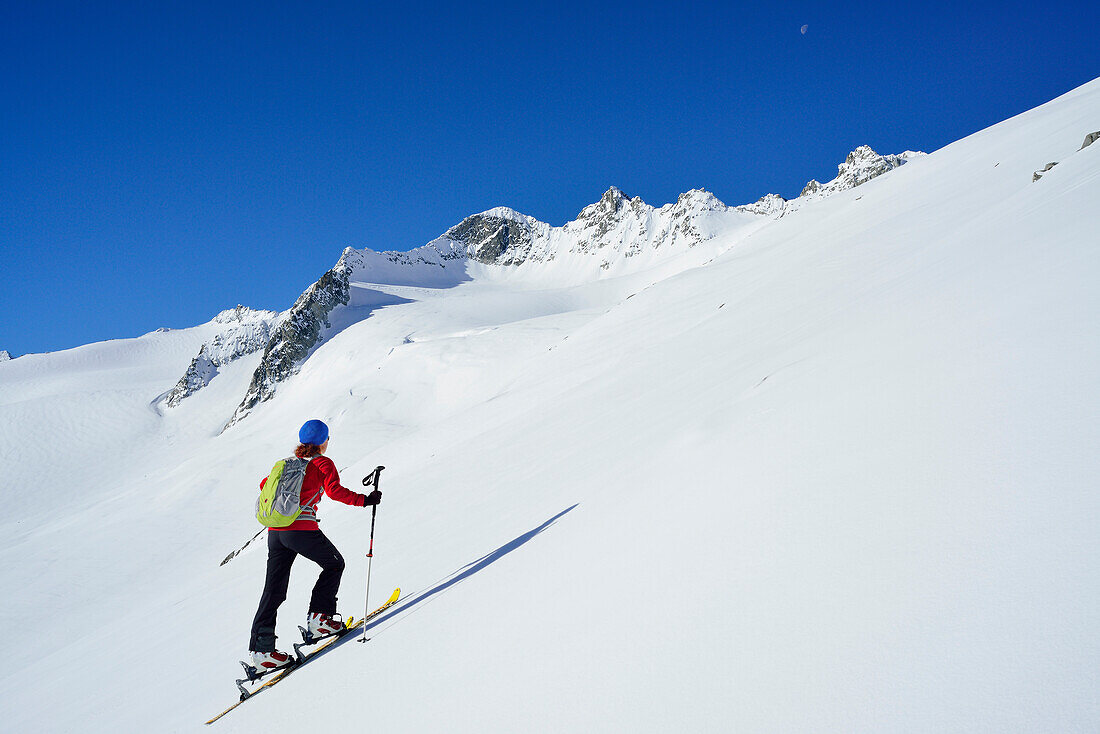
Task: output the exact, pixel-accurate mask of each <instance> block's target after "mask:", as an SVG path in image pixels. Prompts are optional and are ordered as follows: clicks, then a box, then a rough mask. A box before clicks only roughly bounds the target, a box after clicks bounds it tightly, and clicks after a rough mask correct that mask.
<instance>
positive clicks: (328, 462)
mask: <svg viewBox="0 0 1100 734" xmlns="http://www.w3.org/2000/svg"><path fill="white" fill-rule="evenodd" d="M266 482H267V477H264V478H263V479H261V480H260V489H263V487H264V484H265V483H266ZM322 494H327V495H328V496H329V497H331V498H332V499H334V500H336V501H337V502H343V503H344V504H345V505H352V506H354V507H365V506H366V504H367V496H366V495H365V494H359V493H358V492H353V491H351V490H350V489H348V488H347V487H344V486H342V485H341V484H340V474H339V472H337V471H336V464H333V463H332V459H330V458H328V457H327V456H315V457H313V461H311V462H309V466H307V467H306V476H305V478H304V479H303V480H302V514H300V515H298V519H297V520H295V521H294V522H292V523H290V524H289V525H287V526H286V527H285V528H270V529H271V530H319V529H320V528H318V527H317V503H318V502H320V501H321V495H322Z"/></svg>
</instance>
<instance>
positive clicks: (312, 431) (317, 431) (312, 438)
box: [298, 418, 328, 446]
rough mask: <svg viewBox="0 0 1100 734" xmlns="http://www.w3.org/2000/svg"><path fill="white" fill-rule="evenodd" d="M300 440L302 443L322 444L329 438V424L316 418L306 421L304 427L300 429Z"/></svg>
mask: <svg viewBox="0 0 1100 734" xmlns="http://www.w3.org/2000/svg"><path fill="white" fill-rule="evenodd" d="M298 440H299V441H301V442H302V443H311V444H314V445H315V446H320V445H321V444H323V443H324V442H325V441H327V440H328V426H326V425H325V424H324V423H322V422H321V421H319V420H317V419H316V418H314V419H313V420H311V421H306V422H305V423H303V424H302V429H301V430H300V431H298Z"/></svg>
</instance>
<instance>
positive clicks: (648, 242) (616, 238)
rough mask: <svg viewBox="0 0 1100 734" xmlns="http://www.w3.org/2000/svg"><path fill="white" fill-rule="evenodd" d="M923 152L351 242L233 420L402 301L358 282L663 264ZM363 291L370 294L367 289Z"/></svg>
mask: <svg viewBox="0 0 1100 734" xmlns="http://www.w3.org/2000/svg"><path fill="white" fill-rule="evenodd" d="M920 155H923V154H922V153H913V152H909V151H907V152H905V153H902V154H900V155H888V156H885V157H883V156H879V155H878V154H876V153H875V152H874V151H873V150H871V148H869V147H868V146H861V147H859V148H857V149H856V150H855V151H853V152H852V153H850V154H848V157H847V159H846V160H845V162H844V163H842V164H840V166H839V167H838V169H839V170H838V175H837V177H836V178H835V179H833V180H832V181H830V182H828V183H827V184H825V185H823V186H822V185H820V184H818V183H817V182H816V181H812V182H811V184H813V186H814V188H813V191H804V192H803V197H800V200H797V201H796V202H787V201H785V200H784V199H783V198H782V197H780V196H778V195H776V194H768V195H766V196H764V197H762V198H761V199H760V200H759V201H757V202H755V203H753V204H747V205H743V206H738V207H729V206H726V205H725V204H724V203H722V202H721V201H719V200H718V198H717V197H716V196H714V194H712V193H711V192H709V191H705V190H703V189H693V190H691V191H688V192H687V193H684V194H681V195H680V197H679V198H678V199H677V200H676V202H675V203H671V204H665V205H664V206H662V207H660V208H659V209H658V208H655V207H653V206H650V205H649V204H646V203H645V202H644V201H642V199H641V198H640V197H637V196H635V197H633V198H631V197H628V196H627V195H626V194H624V193H623V192H622V191H620V190H619V189H618V188H616V187H614V186H612V187H611V188H609V189H608V190H607V192H606V193H604V195H603V196H602V197H600V200H599V201H598V202H596V203H594V204H590V205H588V206H586V207H585V208H584V209H582V210H581V212H580V214H578V215H577V218H576V219H574V220H572V221H570V222H567V223H566V224H565V225H563V226H561V227H554V226H551V225H549V224H547V223H546V222H540V221H539V220H537V219H535V218H534V217H530V216H527V215H525V214H520V213H519V212H516V211H514V210H512V209H509V208H507V207H497V208H495V209H490V210H488V211H484V212H481V213H480V214H474V215H472V216H469V217H466V218H465V219H463V220H462V221H461V222H460V223H458V224H456V225H455V226H454V227H451V228H450V229H448V230H447V231H446V232H445V233H443V235H441V236H440V237H438V238H436V239H435V240H432V241H431V242H429V243H428V244H426V245H424V246H422V247H419V248H416V249H414V250H412V251H410V252H407V253H405V252H383V253H377V252H373V251H372V250H369V249H362V250H356V249H353V248H348V249H347V250H345V251H344V253H343V255H341V257H340V260H339V261H338V262H337V263H336V265H335V266H334V267H333V268H332V269H331V270H329V271H328V272H327V273H325V274H324V275H323V276H322V277H321V278H320V279H319V280H318V281H317V282H316V283H314V284H313V285H311V286H310V287H309V288H308V289H307V290H306V292H305V293H303V294H302V296H301V297H300V298H299V299H298V301H297V302H296V303H295V304H294V306H293V307H292V308H291V309H290V311H289V312H288V314H287V315H286V317H285V318H284V319H283V320H282V321H281V324H280V325H279V326H278V327H277V329H276V330H275V333H273V334H272V335H271V336H270V338H269V341H268V343H267V345H266V348H265V352H264V357H263V360H262V361H261V362H260V365H259V366H258V367H257V368H256V372H255V374H254V375H253V379H252V383H251V384H250V385H249V387H248V391H247V393H246V394H245V396H244V399H243V400H242V401H241V403H240V405H238V406H237V409H236V411H235V412H234V413H233V416H232V418H231V419H230V420H229V423H228V424H227V426H228V425H233V424H234V423H236V422H237V421H239V420H241V419H242V418H244V417H245V416H247V415H248V414H249V413H250V412H251V411H252V410H253V409H254V408H255V407H256V406H257V405H258V404H259V403H260V402H263V401H265V400H269V399H271V398H272V397H273V396H274V395H275V390H276V386H277V384H278V383H280V382H282V381H284V380H286V379H287V378H288V377H290V376H291V375H293V374H294V373H295V372H296V371H297V369H298V367H299V366H300V365H301V364H302V362H304V361H305V359H307V358H308V357H309V355H310V354H312V352H313V350H314V349H315V348H316V347H317V346H318V345H319V344H320V343H321V342H323V341H324V340H325V339H326V338H331V336H333V335H334V334H335V333H336V332H337V331H339V330H340V329H343V328H346V327H347V326H348V325H350V324H351V323H354V321H355V320H358V319H362V318H366V317H367V316H369V315H370V313H371V312H372V311H373V309H374V308H378V307H380V306H384V305H394V303H395V302H393V301H391V300H387V299H382V300H379V299H378V298H377V294H371V295H370V296H369V297H368V298H369V302H367V301H364V300H363V299H362V298H358V299H356V297H355V296H356V293H355V291H354V290H353V288H352V286H353V284H354V283H356V282H371V283H380V284H389V285H420V286H423V287H436V288H438V287H446V286H454V285H457V284H459V283H461V282H463V281H465V280H466V279H468V278H469V277H470V276H469V274H468V263H469V262H471V261H472V262H474V263H478V264H480V265H485V266H489V267H490V268H492V269H493V271H494V272H493V275H492V277H495V278H507V279H509V280H512V281H516V280H518V281H520V283H527V285H528V286H530V285H531V284H538V285H547V284H553V285H559V286H560V285H563V284H565V285H568V284H579V283H584V282H587V281H589V280H596V279H599V278H606V277H615V276H622V275H625V274H629V273H633V272H638V271H640V270H643V269H645V268H649V267H652V266H653V264H654V262H656V261H662V260H665V259H667V258H669V257H671V256H674V255H676V254H679V253H682V252H683V251H685V250H687V249H690V248H693V247H695V246H696V245H698V244H700V243H702V242H705V241H707V240H711V239H713V238H714V237H715V236H717V235H718V234H723V235H725V236H726V237H727V238H729V237H730V236H731V235H732V233H734V232H737V233H738V235H739V237H747V236H748V235H749V234H751V233H752V232H753V231H754V230H755V229H756V228H758V227H760V226H762V225H763V224H764V222H763V221H761V220H760V217H770V216H773V215H776V214H780V213H782V212H783V211H784V209H785V208H787V207H794V206H800V205H801V204H802V203H805V201H806V200H816V199H822V198H825V197H826V196H828V195H830V194H834V193H837V192H840V191H846V190H848V189H850V188H854V187H856V186H859V185H860V184H862V183H866V182H867V181H869V180H871V179H872V178H875V177H876V176H879V175H881V174H883V173H886V172H887V171H890V170H892V169H894V168H896V167H898V166H900V165H901V164H903V163H905V162H906V161H908V160H910V159H912V158H915V157H917V156H920ZM809 188H810V186H809V185H807V189H809ZM517 285H518V284H517ZM520 287H522V285H521V286H520ZM359 295H360V296H366V293H365V292H364V291H359ZM342 311H345V313H343V314H341V312H342ZM333 318H337V323H338V324H339V326H338V327H334V326H333V321H332V319H333ZM208 361H209V360H208V359H207V358H206V357H204V355H202V354H200V355H199V356H198V357H196V360H195V363H194V364H192V367H191V369H189V371H188V375H186V376H185V377H184V378H182V379H181V380H180V385H178V386H177V388H176V391H174V392H173V398H170V400H171V399H176V400H177V401H178V398H177V397H176V396H177V395H179V394H181V392H180V391H184V392H183V394H191V393H192V392H193V391H194V390H196V389H198V388H200V387H202V386H203V385H205V384H207V382H209V378H206V379H203V375H206V374H210V373H209V370H208V369H207V368H205V367H204V365H205V364H207V362H208ZM196 370H198V372H196ZM172 404H174V403H172Z"/></svg>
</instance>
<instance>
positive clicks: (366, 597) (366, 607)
mask: <svg viewBox="0 0 1100 734" xmlns="http://www.w3.org/2000/svg"><path fill="white" fill-rule="evenodd" d="M385 468H386V467H384V466H376V467H375V468H374V471H373V472H371V473H370V474H368V475H367V476H365V477H363V486H364V487H371V486H373V487H374V488H375V489H378V484H379V481H380V480H381V478H382V470H383V469H385ZM377 517H378V505H374V506H373V507H371V511H370V547H369V548H368V549H367V590H366V591H365V592H364V593H363V620H364V624H363V637H362V638H361V639H360V640H359V641H360V642H366V641H367V625H366V622H365V620H366V619H367V617H368V616H369V615H370V568H371V564H372V563H373V562H374V521H375V518H377Z"/></svg>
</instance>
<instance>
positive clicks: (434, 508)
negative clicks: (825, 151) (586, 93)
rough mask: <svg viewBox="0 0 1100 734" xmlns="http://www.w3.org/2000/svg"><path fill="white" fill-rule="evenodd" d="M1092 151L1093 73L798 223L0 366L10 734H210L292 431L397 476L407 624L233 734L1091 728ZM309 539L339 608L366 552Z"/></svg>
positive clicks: (1095, 255)
mask: <svg viewBox="0 0 1100 734" xmlns="http://www.w3.org/2000/svg"><path fill="white" fill-rule="evenodd" d="M1097 120H1100V80H1097V81H1093V82H1090V83H1089V84H1086V85H1084V86H1083V87H1080V88H1079V89H1076V90H1073V91H1072V92H1069V93H1068V94H1065V95H1063V96H1062V97H1059V98H1058V99H1056V100H1053V101H1052V102H1050V103H1048V104H1046V105H1043V106H1041V107H1039V108H1036V109H1034V110H1031V111H1029V112H1026V113H1024V114H1021V115H1019V116H1017V117H1014V118H1012V119H1010V120H1007V121H1005V122H1003V123H1001V124H998V125H995V126H993V127H991V128H989V129H987V130H983V131H981V132H978V133H976V134H974V135H971V136H969V137H967V138H965V139H963V140H960V141H958V142H956V143H953V144H951V145H949V146H947V147H945V148H943V149H941V150H938V151H935V152H933V153H931V154H928V155H921V156H916V157H913V156H904V157H899V158H896V159H894V160H891V157H890V156H882V157H881V158H882V160H883V161H885V162H886V168H885V169H884V167H883V165H882V164H881V163H879V162H877V159H878V158H880V157H879V156H877V155H874V154H872V153H870V152H863V153H861V152H859V151H856V153H854V154H853V156H854V157H853V156H850V160H848V161H846V162H845V164H844V165H843V166H841V170H840V171H839V172H838V177H837V180H839V183H836V185H835V186H834V185H832V184H833V182H829V183H828V184H824V185H821V186H820V187H819V188H818V189H817V190H816V191H813V192H807V193H806V194H805V195H804V196H800V197H798V198H797V199H795V200H793V201H791V202H783V201H782V200H781V199H779V198H778V197H774V196H772V197H765V198H764V199H762V200H761V201H759V202H756V203H755V204H749V205H745V206H741V207H727V206H725V205H724V204H722V203H721V202H719V201H718V200H717V199H715V198H714V197H713V196H712V195H710V194H709V193H707V192H703V191H694V192H689V193H688V194H685V195H683V196H681V197H680V199H679V200H678V201H677V202H675V203H672V204H668V205H666V206H663V207H660V208H654V207H650V206H648V205H646V204H644V203H643V202H641V201H640V200H638V199H631V198H628V197H627V196H625V195H624V194H622V192H620V191H618V190H617V189H611V190H609V191H608V192H607V194H605V195H604V196H603V197H602V198H601V199H600V201H598V202H596V203H595V204H592V205H591V206H588V207H585V208H584V210H582V212H581V214H580V215H579V216H578V217H577V219H576V220H574V221H572V222H569V223H567V224H565V225H563V226H561V227H552V226H550V225H548V224H545V223H540V222H538V221H536V220H534V219H531V218H530V217H526V216H524V215H521V214H518V213H516V212H514V211H512V210H509V209H493V210H490V211H487V212H483V213H482V214H478V215H474V216H473V217H468V218H467V219H465V220H463V221H462V222H460V223H459V224H457V225H455V227H452V228H451V229H450V230H448V231H447V232H446V233H444V234H443V235H441V236H440V237H439V238H437V239H435V240H433V241H432V242H430V243H428V244H427V245H424V246H422V247H420V248H418V249H416V250H412V251H410V252H408V253H376V252H371V251H369V250H356V249H349V250H346V251H345V252H344V253H343V255H341V256H340V258H339V260H338V262H337V263H336V265H335V266H334V267H333V269H332V270H330V271H329V272H328V273H325V274H324V275H323V276H322V277H321V278H320V279H319V280H318V281H317V282H316V283H314V284H313V285H312V286H310V287H309V288H308V289H307V290H306V291H305V292H304V293H303V294H302V296H301V297H300V298H299V299H298V300H297V302H296V303H295V304H293V306H291V308H289V309H288V310H287V311H285V312H284V313H282V314H277V315H276V314H271V313H259V312H252V311H249V310H247V309H243V308H239V309H234V310H232V311H230V312H227V313H226V314H222V315H220V316H219V317H218V318H215V319H214V320H212V321H210V322H208V323H206V324H201V325H199V326H195V327H193V328H189V329H177V330H171V331H167V330H165V331H157V332H153V333H150V334H146V335H144V336H141V337H139V338H136V339H124V340H113V341H109V342H103V343H98V344H89V345H86V346H83V347H79V348H76V349H71V350H66V351H63V352H57V353H51V354H28V355H23V356H20V357H19V358H18V359H14V360H9V361H5V362H3V363H0V458H2V459H4V461H3V465H4V467H5V479H4V481H3V483H2V487H3V492H4V498H5V499H6V500H7V503H8V506H9V507H10V508H11V510H10V511H9V512H8V513H6V514H5V516H4V518H3V519H0V530H2V532H0V538H3V542H2V543H0V554H2V555H0V588H3V589H4V590H5V594H4V595H2V596H0V615H2V616H0V619H3V621H4V622H6V623H7V627H8V629H9V630H13V631H14V632H13V634H11V635H10V636H9V638H8V639H7V640H6V643H7V644H6V648H5V666H4V672H3V673H2V674H0V675H2V676H3V679H2V680H0V707H2V708H3V711H4V714H5V718H4V726H5V730H6V731H9V730H10V731H14V732H24V731H81V732H98V731H112V732H114V731H196V732H197V731H200V730H202V731H209V730H208V729H206V728H204V727H203V722H204V721H206V720H207V719H208V718H209V717H210V716H211V715H213V714H215V713H217V712H218V711H220V710H222V709H223V708H225V706H227V705H228V704H229V703H231V702H232V701H233V700H235V698H236V691H235V688H234V686H233V679H234V678H235V677H236V676H238V675H239V674H240V667H239V665H238V664H237V662H236V661H237V660H238V659H239V658H241V657H242V656H243V655H244V654H245V653H246V649H245V648H246V645H247V640H248V631H249V624H250V622H251V619H252V616H253V614H254V612H255V608H256V603H257V601H258V597H259V594H260V591H261V588H262V586H263V578H264V567H265V554H264V551H263V549H262V546H261V544H260V541H257V542H256V543H253V544H252V545H251V546H249V547H248V549H247V550H245V551H244V552H243V553H242V554H241V555H239V556H237V557H236V558H235V559H234V560H233V561H232V562H230V563H228V564H226V565H219V564H220V562H221V561H222V559H223V558H225V556H226V554H227V553H229V552H230V551H232V550H233V549H235V548H238V547H240V546H241V545H242V544H243V543H244V541H246V540H247V539H248V538H249V537H251V536H252V535H253V534H254V533H255V532H256V530H257V529H258V527H257V526H256V523H255V520H254V519H253V514H252V504H253V502H254V499H255V495H256V485H257V483H258V481H259V479H260V478H261V477H262V476H263V475H264V474H265V473H266V472H267V471H268V470H269V469H270V466H271V464H272V463H273V461H274V460H276V459H278V458H280V457H282V456H285V455H286V454H287V453H288V452H289V451H290V450H291V449H292V448H293V445H294V443H295V438H296V435H297V429H298V427H299V426H300V425H301V423H302V422H303V421H304V420H305V419H307V418H321V419H323V420H325V421H326V422H327V423H328V424H329V426H330V427H331V429H332V441H331V445H330V449H329V455H330V456H332V457H333V459H334V460H335V461H336V464H337V466H338V467H339V468H340V470H341V473H342V477H343V481H344V484H345V485H347V486H349V487H355V486H357V485H358V486H361V485H359V484H358V480H359V479H360V478H361V477H363V476H364V475H365V474H367V473H368V472H369V471H371V470H372V469H373V468H374V467H375V466H377V465H385V466H386V467H387V468H386V470H385V473H384V474H383V480H382V489H383V493H384V500H383V503H382V505H381V507H380V508H379V511H378V515H377V529H376V542H375V544H374V557H373V561H372V577H371V592H370V596H371V599H370V600H367V601H369V602H371V603H373V604H376V603H380V602H381V600H382V599H383V598H384V597H385V596H386V595H388V593H389V591H390V590H391V589H392V588H394V587H398V586H400V587H401V588H402V589H403V591H404V598H405V601H404V603H402V604H400V605H399V606H397V607H396V608H395V611H394V612H392V613H390V614H387V615H385V616H384V617H383V618H381V619H380V620H378V622H377V623H375V624H373V625H372V627H371V629H370V631H369V636H370V638H371V639H370V642H369V643H368V644H365V645H360V644H342V645H339V646H338V647H336V648H335V649H333V650H332V651H331V653H330V654H327V655H326V656H325V657H324V658H323V659H321V660H318V661H317V662H316V663H314V664H311V665H309V666H307V667H305V668H303V669H301V671H299V672H296V673H295V675H294V676H292V677H290V678H288V679H287V680H286V681H285V682H283V683H281V684H280V685H278V686H276V687H274V688H272V689H271V690H269V691H267V692H266V693H265V694H264V695H263V698H260V699H257V700H255V701H250V702H246V703H245V704H244V705H243V706H241V707H240V708H239V709H237V710H235V711H234V712H233V713H232V714H230V715H229V716H227V717H225V718H224V719H222V720H220V721H218V722H217V723H216V724H215V725H214V726H215V727H217V728H218V729H220V730H222V731H227V732H246V731H267V732H289V731H302V730H306V729H315V728H323V729H329V730H335V731H344V730H349V729H361V728H368V727H369V728H376V729H378V730H385V731H393V732H424V731H448V732H497V731H500V732H514V731H547V732H550V731H554V732H558V731H631V732H634V731H662V732H663V731H692V732H695V731H752V732H763V731H772V732H800V731H845V732H881V731H921V732H947V731H967V732H1004V731H1060V732H1061V731H1065V732H1078V731H1090V730H1092V729H1094V728H1095V723H1096V722H1097V721H1100V701H1098V700H1097V697H1096V691H1097V690H1100V652H1098V650H1100V644H1097V641H1098V640H1100V637H1098V634H1100V626H1098V622H1097V615H1096V610H1097V609H1100V534H1098V533H1097V532H1096V528H1097V526H1098V520H1100V494H1098V493H1097V492H1096V491H1095V487H1096V480H1095V478H1096V476H1097V475H1098V474H1100V455H1098V453H1097V451H1096V446H1097V445H1100V421H1098V420H1097V416H1096V406H1097V405H1098V404H1100V383H1098V382H1097V380H1096V375H1097V374H1100V339H1098V338H1097V336H1098V334H1097V325H1098V324H1100V318H1098V317H1100V291H1098V290H1097V288H1096V287H1095V284H1096V282H1097V280H1098V279H1100V249H1098V248H1097V247H1096V232H1097V231H1100V208H1098V207H1096V206H1095V205H1094V199H1095V192H1096V191H1097V190H1098V185H1100V145H1091V146H1082V144H1081V143H1082V140H1083V139H1084V140H1087V137H1088V136H1089V134H1090V133H1092V132H1093V131H1095V130H1097V127H1098V125H1097ZM857 153H858V155H857ZM899 160H907V161H908V162H906V163H905V164H904V165H900V166H898V165H894V164H896V163H897V162H898V161H899ZM1052 161H1057V164H1056V165H1055V166H1053V167H1050V168H1048V169H1047V170H1046V171H1045V172H1043V174H1042V176H1041V177H1040V178H1039V179H1038V180H1035V181H1033V177H1034V173H1035V172H1036V171H1039V170H1040V169H1042V168H1043V167H1045V166H1046V164H1047V163H1050V162H1052ZM876 169H882V170H885V171H886V173H885V174H883V173H882V170H880V171H879V173H880V175H877V176H876V177H873V178H871V177H869V176H866V175H865V174H864V171H865V170H866V171H873V170H876ZM853 187H858V188H853ZM265 329H266V330H267V331H266V335H265ZM261 345H262V346H261ZM200 357H201V358H202V359H199V358H200ZM202 360H208V363H207V362H204V361H202ZM215 369H216V375H215V374H214V370H215ZM181 376H184V377H186V378H187V379H184V380H182V381H181ZM188 376H189V377H188ZM174 385H175V386H176V387H177V388H178V390H179V394H180V398H179V399H178V400H176V401H175V404H174V405H172V406H169V405H168V401H169V398H170V396H169V395H168V394H166V393H169V392H173V386H174ZM200 386H201V387H200ZM195 388H199V389H195ZM184 393H187V395H186V397H183V394H184ZM242 396H248V397H247V398H246V399H245V400H244V402H242ZM246 414H247V415H248V417H247V419H244V420H241V418H242V416H244V415H246ZM234 416H235V417H236V420H235V421H234V422H232V424H231V425H230V426H228V428H227V427H226V422H227V420H229V419H230V418H231V417H234ZM320 515H321V522H322V527H323V528H324V530H325V533H326V535H328V536H329V537H330V538H331V539H332V540H333V542H334V543H335V544H336V546H337V547H338V548H340V549H341V551H342V552H343V555H344V557H345V561H346V564H347V568H346V571H345V574H344V579H343V584H342V587H341V592H340V608H341V610H342V611H343V612H344V613H345V614H356V615H358V614H359V613H360V612H361V610H362V609H363V607H364V605H365V600H364V598H363V597H364V587H365V577H366V573H367V567H368V566H367V560H366V558H365V553H366V551H367V542H366V541H367V536H368V534H369V531H370V530H369V529H370V515H369V514H368V513H366V512H364V511H362V510H360V509H358V508H352V507H348V506H345V505H341V504H338V503H336V502H333V501H331V500H326V501H324V502H323V503H322V505H321V508H320ZM314 580H315V574H314V569H313V567H312V566H311V565H310V564H307V563H305V562H301V561H300V562H299V563H298V564H296V567H295V569H294V572H293V574H292V579H291V587H290V590H289V595H288V599H287V601H286V602H285V603H284V605H283V607H282V609H281V611H280V616H279V626H278V633H279V635H280V638H281V639H280V644H281V645H282V646H284V647H289V645H290V643H291V642H293V641H294V640H295V638H296V635H297V632H296V629H295V627H296V625H297V624H301V623H302V622H303V618H302V617H303V615H304V613H305V611H306V607H307V604H308V599H309V595H310V589H311V587H312V584H313V582H314ZM34 620H44V621H43V623H42V625H40V627H41V628H40V629H39V628H35V630H34V631H33V632H31V633H27V632H26V630H27V629H28V627H27V625H28V624H30V623H31V622H33V621H34ZM303 702H306V703H305V704H303Z"/></svg>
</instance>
